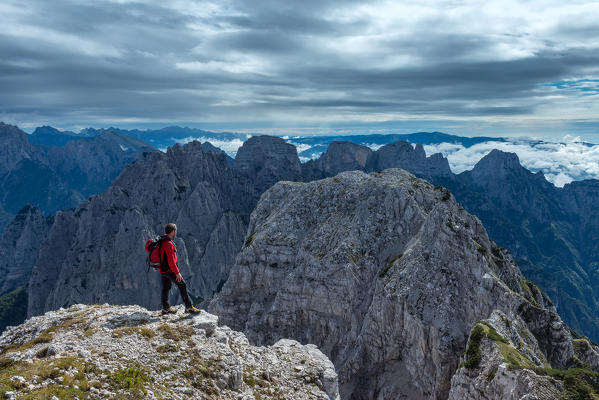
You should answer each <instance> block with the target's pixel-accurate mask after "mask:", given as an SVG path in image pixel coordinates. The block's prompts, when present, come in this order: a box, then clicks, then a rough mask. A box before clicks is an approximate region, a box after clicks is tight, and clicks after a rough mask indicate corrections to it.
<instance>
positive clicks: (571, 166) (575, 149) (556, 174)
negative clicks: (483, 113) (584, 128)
mask: <svg viewBox="0 0 599 400" xmlns="http://www.w3.org/2000/svg"><path fill="white" fill-rule="evenodd" d="M564 139H565V140H564V141H563V142H553V143H552V142H545V141H539V140H537V139H533V138H518V139H509V141H507V142H483V143H479V144H476V145H474V146H471V147H469V148H466V147H464V146H461V145H456V144H450V143H441V144H438V145H425V146H424V150H425V151H426V154H427V155H431V154H434V153H439V152H440V153H442V154H443V155H444V156H445V157H447V159H448V160H449V165H450V167H451V170H452V171H453V172H454V173H460V172H462V171H466V170H470V169H472V168H473V167H474V165H475V164H476V163H477V162H478V161H479V160H480V159H481V158H482V157H483V156H485V155H486V154H488V153H489V152H490V151H491V150H493V149H499V150H502V151H505V152H512V153H516V154H517V155H518V158H519V159H520V163H521V164H522V165H523V166H524V167H525V168H527V169H529V170H530V171H533V172H536V171H542V172H543V174H544V175H545V177H546V178H547V180H548V181H550V182H551V183H553V184H554V185H555V186H558V187H562V186H564V185H565V184H566V183H569V182H571V181H572V180H582V179H591V178H594V179H599V145H589V144H585V143H582V142H580V141H579V138H573V137H571V136H567V137H564Z"/></svg>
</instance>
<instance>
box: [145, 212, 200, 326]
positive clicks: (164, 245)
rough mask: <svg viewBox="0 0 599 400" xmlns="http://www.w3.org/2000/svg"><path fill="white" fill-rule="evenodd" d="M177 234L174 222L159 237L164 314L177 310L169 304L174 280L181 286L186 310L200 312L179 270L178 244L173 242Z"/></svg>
mask: <svg viewBox="0 0 599 400" xmlns="http://www.w3.org/2000/svg"><path fill="white" fill-rule="evenodd" d="M176 234H177V225H175V224H173V223H169V224H166V226H165V227H164V235H162V236H160V239H159V244H158V246H159V249H158V250H159V255H160V268H159V270H160V273H161V275H162V297H161V300H162V315H165V314H174V313H176V312H177V310H176V309H174V308H173V307H171V306H170V305H169V304H168V293H169V291H170V290H171V285H172V283H173V282H174V283H175V285H177V287H178V288H179V293H181V298H182V299H183V302H184V303H185V311H186V312H188V313H190V314H198V313H199V312H200V310H198V309H197V308H195V307H194V306H193V304H191V300H189V295H188V294H187V285H186V284H185V281H184V280H183V276H182V275H181V272H180V271H179V265H178V263H177V246H176V245H175V243H174V242H173V239H174V238H175V235H176ZM149 242H150V241H148V243H146V250H148V244H149Z"/></svg>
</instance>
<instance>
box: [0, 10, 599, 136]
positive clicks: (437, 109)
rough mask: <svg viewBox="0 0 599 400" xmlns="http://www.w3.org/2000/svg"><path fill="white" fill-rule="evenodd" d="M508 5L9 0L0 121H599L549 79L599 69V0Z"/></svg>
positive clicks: (466, 127)
mask: <svg viewBox="0 0 599 400" xmlns="http://www.w3.org/2000/svg"><path fill="white" fill-rule="evenodd" d="M504 3H505V2H490V3H489V2H487V3H485V5H484V6H482V5H479V6H469V5H456V4H453V3H451V2H440V1H439V2H433V3H427V4H428V5H427V6H422V5H421V4H420V3H411V2H402V3H392V2H391V3H389V2H380V1H369V2H363V1H360V2H358V1H322V0H320V1H316V0H310V1H303V2H301V3H300V2H296V1H291V0H289V1H261V2H255V1H249V0H247V1H242V0H239V1H226V0H223V1H218V2H216V1H173V2H158V1H153V2H145V3H140V2H134V1H98V2H92V3H86V4H83V3H81V2H75V1H69V0H57V1H53V2H47V1H44V0H32V1H28V2H26V4H23V2H17V1H12V0H9V1H8V2H4V4H3V5H1V6H0V12H2V13H3V16H4V20H5V21H7V22H6V24H5V26H3V30H2V31H1V32H0V51H2V54H3V57H2V58H1V59H0V119H3V120H5V121H7V122H12V123H18V124H20V125H23V126H28V125H29V126H31V125H38V124H42V123H51V124H55V125H59V126H63V127H70V126H76V125H96V126H100V125H106V124H117V125H118V124H136V123H137V124H139V125H140V126H142V125H143V124H149V123H159V122H164V123H168V122H186V123H202V122H208V123H213V124H216V125H218V123H219V122H221V123H223V124H224V123H227V124H231V123H237V124H238V125H237V126H243V125H244V124H247V125H248V126H249V125H252V126H256V125H255V124H258V126H259V123H260V122H263V123H264V125H265V126H266V125H268V126H271V125H272V124H275V125H276V124H279V125H280V126H284V127H289V126H293V125H298V126H299V125H303V126H305V125H310V124H312V125H314V126H320V125H321V124H322V123H327V124H335V123H344V122H346V121H355V122H360V121H370V122H372V123H375V124H376V123H381V124H382V125H381V126H385V125H384V124H383V123H384V122H385V121H401V120H414V119H418V120H421V121H423V124H424V125H425V126H426V121H439V120H446V121H449V120H453V121H456V122H457V123H458V124H457V125H459V126H460V127H462V128H463V130H461V131H455V130H454V132H456V133H462V134H464V133H465V134H467V133H468V132H469V131H471V130H473V129H475V128H476V127H477V126H480V123H481V121H484V123H485V124H487V126H489V125H491V126H492V125H493V124H496V127H501V129H508V130H509V129H512V130H517V129H521V126H522V124H523V121H530V124H529V126H532V125H534V124H535V122H534V121H538V120H544V121H549V122H551V121H555V123H554V125H553V129H554V130H556V131H558V130H560V129H563V128H564V126H567V127H568V129H570V131H571V132H575V131H576V128H577V126H579V125H577V124H579V123H586V124H591V126H594V125H593V124H595V123H596V115H597V111H599V109H598V108H599V106H597V105H592V104H596V103H598V102H596V101H593V100H594V98H593V97H592V96H589V93H588V92H587V93H586V95H585V93H583V91H582V90H574V89H573V88H576V87H577V86H576V85H570V87H569V90H564V89H563V87H557V86H555V85H553V86H552V85H551V84H552V83H554V82H556V81H563V80H572V81H576V80H580V79H596V78H597V77H598V76H599V56H598V55H597V54H599V52H598V51H597V50H599V49H597V44H596V41H594V39H593V37H596V35H595V36H593V33H594V32H595V33H596V32H597V31H598V30H599V23H597V22H596V21H594V20H592V19H591V18H590V17H588V16H589V15H591V14H593V13H592V11H593V10H594V9H593V7H594V6H593V4H591V3H588V4H587V3H583V2H581V3H572V4H571V5H569V7H568V8H567V9H565V8H564V6H562V5H561V4H560V3H559V2H555V3H553V2H543V7H539V5H540V4H536V2H534V1H533V2H531V3H530V4H528V5H526V6H524V5H520V4H518V3H514V4H511V5H508V7H504V8H501V7H500V6H503V5H504ZM504 9H508V10H511V11H510V12H511V14H510V13H508V12H506V11H502V10H504ZM498 10H499V11H498ZM538 10H542V11H538ZM594 11H598V10H594ZM595 94H596V93H595ZM433 125H434V126H435V128H438V125H436V124H430V126H433ZM454 125H455V124H454ZM445 126H446V127H448V129H445V130H447V131H452V129H451V126H452V124H451V123H450V124H446V125H445ZM545 126H548V125H545ZM549 126H551V124H549ZM441 128H443V126H442V127H441ZM497 129H498V128H497ZM502 133H506V132H505V131H502ZM563 133H567V132H563Z"/></svg>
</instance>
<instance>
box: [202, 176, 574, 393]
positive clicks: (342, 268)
mask: <svg viewBox="0 0 599 400" xmlns="http://www.w3.org/2000/svg"><path fill="white" fill-rule="evenodd" d="M496 309H497V310H498V311H500V312H502V313H503V314H504V315H507V316H508V318H510V319H514V318H516V317H519V318H521V319H522V320H523V321H524V323H525V324H526V326H527V327H528V329H529V330H530V331H531V332H533V333H534V334H535V335H538V338H539V339H538V341H537V346H538V347H539V348H540V349H542V350H540V351H541V352H542V354H544V359H545V360H546V362H547V363H548V364H549V365H551V366H553V367H555V368H565V367H568V366H570V365H572V362H573V360H574V346H573V343H572V337H571V334H570V332H569V330H568V328H567V327H566V326H565V324H563V323H562V322H561V320H560V319H559V317H558V316H557V314H556V313H555V308H554V307H553V305H552V304H551V302H550V301H549V299H548V298H547V297H546V296H544V294H543V293H542V292H541V291H540V290H538V289H537V288H536V287H535V286H534V285H532V284H531V283H528V282H527V281H526V280H524V279H523V276H522V275H521V273H520V271H519V270H518V267H517V266H516V265H515V263H514V262H513V260H512V258H511V257H510V255H509V253H508V252H507V251H506V250H505V249H503V248H500V247H498V246H497V245H495V243H493V242H492V241H491V240H490V239H489V237H488V236H487V233H486V231H485V229H484V228H483V226H482V224H481V223H480V221H479V220H478V219H477V218H476V217H474V216H472V215H470V214H468V213H467V212H466V211H465V210H464V209H463V208H462V207H461V206H460V205H459V204H457V203H456V201H455V200H454V198H453V197H452V195H451V194H450V193H449V192H448V191H447V190H446V189H444V188H442V187H434V186H433V185H431V184H429V183H428V182H426V181H423V180H421V179H418V178H416V177H414V176H413V175H411V174H410V173H408V172H406V171H404V170H400V169H389V170H386V171H384V172H382V173H372V174H369V175H368V174H365V173H363V172H358V171H353V172H345V173H341V174H339V175H337V176H336V177H333V178H328V179H324V180H320V181H315V182H310V183H293V182H279V183H277V184H276V185H275V186H273V187H272V188H271V189H269V190H268V191H267V192H266V193H265V194H264V195H263V196H262V197H261V200H260V202H259V203H258V205H257V207H256V209H255V210H254V212H253V213H252V215H251V219H250V224H249V228H248V233H247V236H246V240H245V246H244V248H243V250H242V251H241V253H240V254H239V255H238V257H237V260H236V264H235V266H234V267H233V269H232V271H231V274H230V277H229V280H228V281H227V282H226V283H225V285H224V286H223V288H222V291H221V292H220V294H219V295H218V296H217V297H216V298H215V299H214V301H213V302H212V303H211V305H210V308H209V310H210V311H211V312H214V313H216V314H218V315H219V316H220V317H221V321H222V322H223V323H225V324H227V325H229V326H231V327H233V328H234V329H239V330H243V331H244V332H245V333H246V334H247V336H248V338H249V339H250V340H252V341H255V342H256V343H258V344H269V343H275V342H276V341H277V340H279V339H281V338H284V337H290V338H293V339H295V340H298V341H300V342H305V343H315V344H317V345H318V346H319V348H321V349H322V351H323V352H324V353H325V354H327V355H328V356H329V357H330V359H331V360H332V361H333V363H334V364H335V366H336V368H337V372H338V373H339V380H340V391H341V395H342V398H353V399H373V398H376V399H395V398H409V399H432V398H435V399H446V398H447V397H448V395H449V392H450V389H451V379H452V376H453V374H454V373H455V371H456V370H457V369H458V365H459V362H460V356H461V354H462V353H463V352H464V349H465V348H466V343H467V340H468V337H469V334H470V331H471V328H472V326H473V325H474V324H475V323H476V322H477V321H479V320H481V319H485V318H488V317H489V316H490V315H491V314H492V313H493V312H494V311H495V310H496ZM535 340H537V339H535Z"/></svg>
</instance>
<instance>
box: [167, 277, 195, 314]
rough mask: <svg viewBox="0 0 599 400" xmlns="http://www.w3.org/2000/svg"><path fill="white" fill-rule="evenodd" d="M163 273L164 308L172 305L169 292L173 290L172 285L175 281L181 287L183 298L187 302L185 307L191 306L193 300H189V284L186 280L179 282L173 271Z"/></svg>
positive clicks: (180, 291)
mask: <svg viewBox="0 0 599 400" xmlns="http://www.w3.org/2000/svg"><path fill="white" fill-rule="evenodd" d="M161 275H162V308H163V309H164V310H166V309H168V308H169V307H170V305H169V304H168V292H169V291H170V290H171V286H172V284H173V282H174V283H175V285H177V287H178V288H179V293H181V298H182V299H183V303H185V307H191V301H189V296H188V295H187V285H186V284H185V281H184V280H181V282H177V278H175V274H173V273H172V272H165V273H164V274H161Z"/></svg>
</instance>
